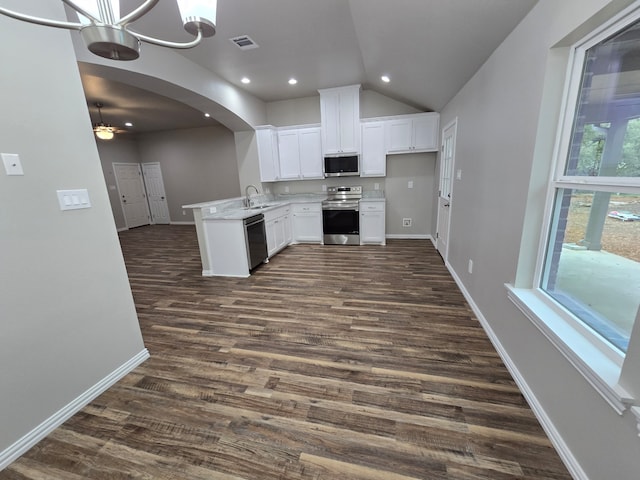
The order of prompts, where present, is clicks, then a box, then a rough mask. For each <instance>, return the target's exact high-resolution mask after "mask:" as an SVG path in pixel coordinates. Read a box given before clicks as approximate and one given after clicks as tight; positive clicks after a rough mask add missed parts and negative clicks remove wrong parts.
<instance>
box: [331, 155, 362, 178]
mask: <svg viewBox="0 0 640 480" xmlns="http://www.w3.org/2000/svg"><path fill="white" fill-rule="evenodd" d="M324 176H325V178H326V177H358V176H360V157H359V156H358V155H338V156H336V155H334V156H327V157H324Z"/></svg>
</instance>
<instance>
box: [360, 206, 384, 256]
mask: <svg viewBox="0 0 640 480" xmlns="http://www.w3.org/2000/svg"><path fill="white" fill-rule="evenodd" d="M386 243H387V242H386V235H385V202H384V200H379V201H365V202H360V245H365V244H376V245H385V244H386Z"/></svg>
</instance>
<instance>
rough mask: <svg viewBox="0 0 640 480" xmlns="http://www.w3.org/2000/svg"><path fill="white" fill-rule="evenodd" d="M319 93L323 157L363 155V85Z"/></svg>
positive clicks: (325, 90) (329, 89) (331, 89)
mask: <svg viewBox="0 0 640 480" xmlns="http://www.w3.org/2000/svg"><path fill="white" fill-rule="evenodd" d="M318 92H319V93H320V118H321V125H322V151H323V154H324V155H332V154H358V153H360V85H350V86H347V87H338V88H327V89H323V90H318Z"/></svg>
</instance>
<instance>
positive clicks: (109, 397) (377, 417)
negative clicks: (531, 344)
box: [0, 226, 571, 480]
mask: <svg viewBox="0 0 640 480" xmlns="http://www.w3.org/2000/svg"><path fill="white" fill-rule="evenodd" d="M120 238H121V243H122V248H123V252H124V255H125V260H126V263H127V269H128V272H129V278H130V281H131V286H132V290H133V294H134V297H135V301H136V306H137V310H138V314H139V318H140V322H141V327H142V333H143V336H144V339H145V344H146V346H147V348H148V349H149V351H150V353H151V358H150V359H149V360H148V361H147V362H145V363H144V364H143V365H142V366H140V367H138V368H137V369H136V370H135V371H134V372H133V373H131V374H129V375H128V376H127V377H125V378H124V379H123V380H122V381H120V382H119V383H118V384H116V385H115V386H114V387H113V388H111V389H109V390H108V391H107V392H106V393H104V394H103V395H101V396H100V397H98V398H97V399H96V400H95V401H94V402H92V403H91V404H90V405H89V406H87V407H86V408H84V409H83V410H82V411H81V412H80V413H78V414H77V415H75V416H74V417H73V418H71V419H70V420H69V421H67V422H66V423H65V424H64V425H63V426H62V427H60V428H58V429H57V430H56V431H54V432H53V433H52V434H51V435H49V436H48V437H47V438H46V439H45V440H43V441H42V442H40V443H39V444H38V445H37V446H35V447H34V448H33V449H31V450H30V451H29V452H27V453H26V454H25V455H23V456H22V457H21V458H20V459H18V460H17V461H16V462H14V463H13V464H12V465H10V466H9V467H8V468H7V469H5V470H4V471H2V472H0V479H3V480H6V479H11V480H18V479H20V480H24V479H32V480H36V479H37V480H40V479H48V480H49V479H54V480H56V479H60V480H62V479H64V480H75V479H96V480H103V479H109V480H113V479H196V480H197V479H203V480H204V479H207V480H218V479H225V480H254V479H292V480H294V479H295V480H297V479H300V480H302V479H318V480H319V479H330V480H334V479H340V480H345V479H354V480H365V479H380V480H409V479H429V480H431V479H446V480H472V479H475V480H478V479H492V480H506V479H531V480H551V479H554V480H560V479H570V478H571V477H570V475H569V474H568V473H567V470H566V469H565V467H564V466H563V464H562V462H561V461H560V459H559V457H558V455H557V454H556V452H555V451H554V449H553V448H552V447H551V445H550V443H549V441H548V439H547V438H546V436H545V434H544V432H543V431H542V429H541V428H540V426H539V424H538V422H537V420H536V418H535V417H534V415H533V414H532V412H531V410H530V409H529V407H528V406H527V404H526V402H525V400H524V398H523V397H522V395H521V394H520V392H519V391H518V389H517V387H516V386H515V384H514V382H513V380H512V379H511V377H510V375H509V373H508V372H507V370H506V368H505V367H504V365H503V364H502V362H501V360H500V358H499V357H498V355H497V354H496V352H495V351H494V349H493V348H492V346H491V344H490V342H489V340H488V339H487V337H486V335H485V333H484V331H483V330H482V328H481V326H480V325H479V323H478V321H477V320H476V318H475V317H474V315H473V313H472V311H471V310H470V308H469V306H468V305H467V304H466V302H465V300H464V297H463V296H462V294H461V293H460V291H459V290H458V289H457V287H456V285H455V283H454V281H453V279H452V278H451V276H450V275H449V274H448V272H447V270H446V268H445V267H444V265H443V262H442V260H441V259H440V257H439V256H438V254H437V253H436V252H435V250H434V248H433V246H432V245H431V243H430V242H428V241H421V240H390V241H389V242H388V245H387V246H386V247H380V246H371V247H352V246H319V245H295V246H290V247H288V248H286V249H285V250H284V251H283V252H282V253H280V254H278V255H277V256H276V257H274V258H273V259H272V260H271V262H270V263H268V264H265V265H262V266H260V267H259V268H258V269H257V270H256V271H255V272H254V274H253V275H252V276H251V277H250V278H248V279H233V278H203V277H201V276H200V273H201V266H200V260H199V253H198V246H197V240H196V237H195V231H194V228H193V227H189V226H151V227H141V228H138V229H134V230H130V231H127V232H123V233H121V235H120Z"/></svg>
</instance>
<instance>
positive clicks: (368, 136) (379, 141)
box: [360, 120, 387, 177]
mask: <svg viewBox="0 0 640 480" xmlns="http://www.w3.org/2000/svg"><path fill="white" fill-rule="evenodd" d="M385 131H386V122H384V121H382V120H379V121H374V122H362V155H361V157H360V176H361V177H384V176H385V175H386V174H387V149H386V144H385V138H386V135H385Z"/></svg>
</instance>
